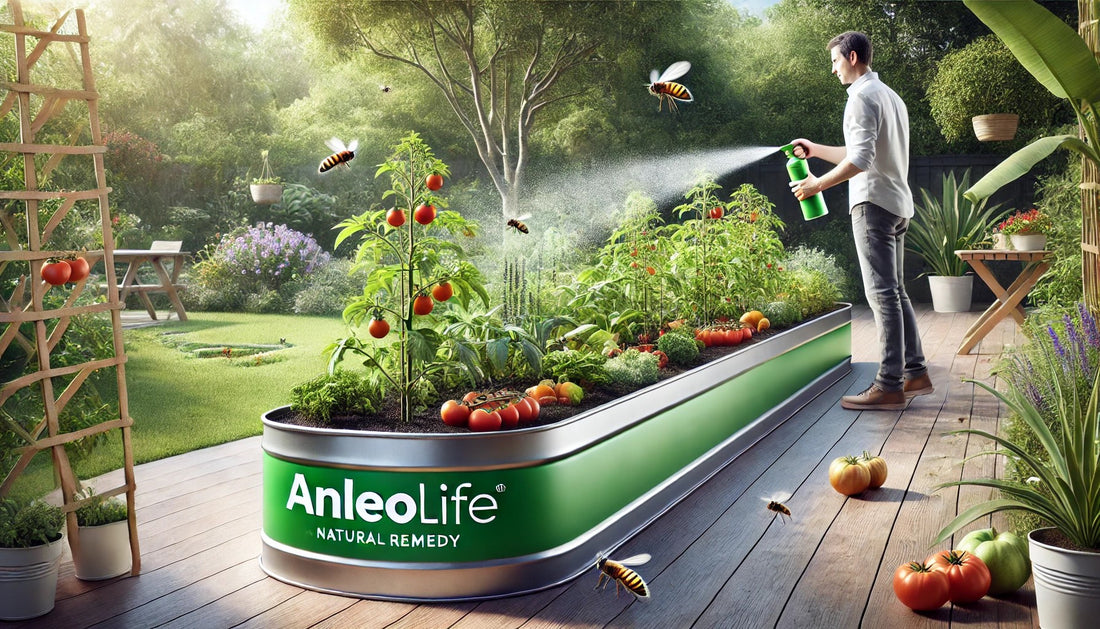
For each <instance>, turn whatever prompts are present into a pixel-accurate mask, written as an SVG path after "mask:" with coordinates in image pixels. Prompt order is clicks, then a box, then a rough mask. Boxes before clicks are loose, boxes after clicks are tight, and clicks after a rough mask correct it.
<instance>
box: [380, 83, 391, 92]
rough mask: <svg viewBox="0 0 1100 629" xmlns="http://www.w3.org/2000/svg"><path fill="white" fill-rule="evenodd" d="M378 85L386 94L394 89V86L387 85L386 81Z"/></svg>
mask: <svg viewBox="0 0 1100 629" xmlns="http://www.w3.org/2000/svg"><path fill="white" fill-rule="evenodd" d="M378 87H379V89H381V90H382V92H383V93H385V94H389V93H390V91H391V90H392V89H393V88H392V87H390V86H389V85H386V84H385V83H383V84H382V85H379V86H378Z"/></svg>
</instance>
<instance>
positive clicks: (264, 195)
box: [248, 149, 283, 205]
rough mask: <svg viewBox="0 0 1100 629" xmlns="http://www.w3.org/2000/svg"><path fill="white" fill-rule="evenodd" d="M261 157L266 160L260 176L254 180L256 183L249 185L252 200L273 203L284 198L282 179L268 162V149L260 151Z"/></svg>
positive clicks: (260, 202)
mask: <svg viewBox="0 0 1100 629" xmlns="http://www.w3.org/2000/svg"><path fill="white" fill-rule="evenodd" d="M260 157H262V158H263V160H264V163H263V167H262V168H261V169H260V176H259V177H257V178H256V179H255V180H253V181H254V183H252V184H251V185H249V186H248V189H249V191H251V192H252V200H253V201H255V202H256V203H259V204H260V205H273V204H275V203H278V202H279V201H282V199H283V184H282V183H281V181H282V180H281V179H279V178H278V177H276V176H275V175H274V173H272V172H271V165H270V164H268V162H267V150H266V149H264V150H263V151H260Z"/></svg>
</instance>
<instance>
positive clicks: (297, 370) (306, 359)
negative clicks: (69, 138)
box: [17, 312, 346, 495]
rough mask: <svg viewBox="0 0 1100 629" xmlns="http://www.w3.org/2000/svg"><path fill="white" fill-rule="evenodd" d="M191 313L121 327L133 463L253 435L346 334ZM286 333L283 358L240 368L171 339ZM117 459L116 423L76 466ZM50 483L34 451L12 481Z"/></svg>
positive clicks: (44, 459) (332, 326)
mask: <svg viewBox="0 0 1100 629" xmlns="http://www.w3.org/2000/svg"><path fill="white" fill-rule="evenodd" d="M188 316H189V319H190V320H189V321H186V322H182V323H181V322H178V321H172V322H170V323H167V324H164V325H160V326H156V327H150V328H141V329H136V330H127V331H126V332H125V343H126V353H127V356H128V360H127V362H126V383H127V390H128V393H129V406H130V409H129V410H130V416H131V417H133V418H134V427H133V431H132V435H133V445H134V461H135V463H144V462H147V461H154V460H157V459H161V458H164V457H168V456H172V455H176V454H182V453H184V452H190V451H192V450H197V449H199V448H205V447H209V446H213V445H217V444H220V443H225V442H227V441H233V440H235V439H241V438H244V437H250V436H254V435H259V434H260V433H261V431H262V425H261V423H260V415H262V414H263V413H264V412H266V411H269V410H271V409H273V408H276V407H278V406H282V405H285V404H287V403H288V402H289V399H290V389H291V388H292V387H293V386H295V385H297V384H299V383H301V382H303V381H304V380H307V379H309V378H312V377H314V376H316V375H318V374H319V373H321V372H322V371H324V369H325V367H326V359H325V357H324V356H323V355H322V350H323V349H324V347H325V346H326V345H328V344H329V343H331V342H333V341H334V340H336V339H337V338H339V337H341V336H343V335H344V334H345V332H346V328H345V327H344V324H343V322H342V321H341V320H340V319H339V318H338V317H328V318H326V317H304V316H294V315H256V314H238V313H208V312H196V313H188ZM177 333H178V334H177ZM282 338H285V339H286V342H287V344H288V345H289V346H290V347H287V348H286V349H281V350H278V352H277V353H278V354H281V355H282V357H283V360H280V361H278V362H273V363H270V364H263V365H259V366H242V365H241V363H242V362H243V361H245V359H235V360H227V359H225V358H224V357H221V356H217V357H213V358H195V357H192V356H191V355H189V354H186V353H185V352H182V351H180V350H179V349H176V348H175V347H174V345H175V344H179V343H182V342H192V341H193V342H199V343H210V344H214V345H222V344H224V345H231V344H241V343H265V344H278V343H279V341H280V339H282ZM165 339H170V343H166V342H165ZM120 467H122V438H121V433H120V432H119V431H112V432H111V433H110V442H109V443H107V444H104V445H102V446H101V447H99V448H97V449H96V450H95V451H94V452H93V453H92V454H91V455H90V456H89V457H87V458H85V459H82V460H80V461H78V462H76V463H75V464H74V468H75V470H76V473H77V476H78V477H80V478H83V479H87V478H91V477H94V476H97V475H99V474H103V473H105V472H109V471H111V470H114V469H118V468H120ZM52 486H53V481H52V466H51V465H50V461H49V457H48V456H42V455H40V456H36V457H35V460H34V462H33V463H32V465H31V469H30V470H28V473H27V475H26V476H25V477H24V478H22V479H20V481H19V482H18V483H17V492H18V493H20V494H27V495H41V494H42V493H45V492H46V491H49V489H50V487H52Z"/></svg>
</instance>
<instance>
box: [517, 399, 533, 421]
mask: <svg viewBox="0 0 1100 629" xmlns="http://www.w3.org/2000/svg"><path fill="white" fill-rule="evenodd" d="M532 402H534V403H535V404H538V402H535V398H532V397H525V398H523V399H522V400H520V401H519V402H516V410H518V411H519V423H521V424H526V423H528V422H533V421H535V418H536V417H538V413H537V412H536V410H535V407H534V406H532V405H531V403H532Z"/></svg>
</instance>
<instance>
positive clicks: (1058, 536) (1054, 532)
mask: <svg viewBox="0 0 1100 629" xmlns="http://www.w3.org/2000/svg"><path fill="white" fill-rule="evenodd" d="M1032 537H1034V538H1035V541H1037V542H1042V543H1044V544H1046V545H1048V546H1057V547H1058V548H1064V549H1066V550H1076V551H1078V552H1082V553H1100V548H1085V547H1084V546H1078V545H1077V544H1075V543H1073V540H1071V539H1070V538H1068V537H1066V536H1065V535H1064V534H1062V532H1061V531H1059V530H1058V529H1039V530H1037V531H1035V532H1033V533H1032Z"/></svg>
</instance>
